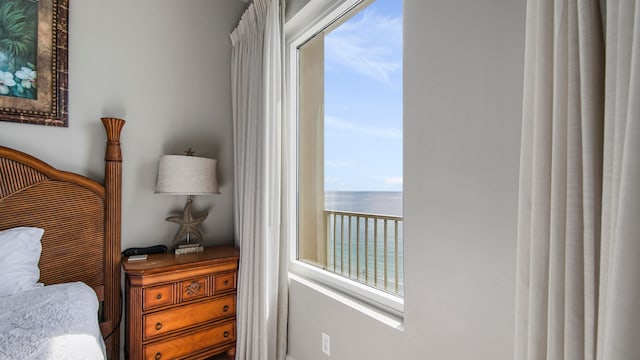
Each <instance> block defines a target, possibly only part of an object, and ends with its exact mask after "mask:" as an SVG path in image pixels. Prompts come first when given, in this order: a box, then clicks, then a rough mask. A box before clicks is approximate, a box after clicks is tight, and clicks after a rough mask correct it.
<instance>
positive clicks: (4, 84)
mask: <svg viewBox="0 0 640 360" xmlns="http://www.w3.org/2000/svg"><path fill="white" fill-rule="evenodd" d="M68 19H69V0H5V1H2V2H0V28H2V31H3V32H2V33H1V34H0V121H12V122H20V123H29V124H38V125H48V126H62V127H68V126H69V123H68V112H67V102H68V81H69V80H68V78H69V77H68V74H69V71H68V66H69V62H68V56H69V55H68V43H69V33H68V28H69V21H68Z"/></svg>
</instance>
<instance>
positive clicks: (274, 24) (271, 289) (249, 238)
mask: <svg viewBox="0 0 640 360" xmlns="http://www.w3.org/2000/svg"><path fill="white" fill-rule="evenodd" d="M282 7H283V6H282V5H281V3H280V1H279V0H254V1H253V3H252V4H251V5H250V6H249V8H248V9H247V10H246V11H245V13H244V14H243V15H242V17H241V19H240V22H239V24H238V26H237V28H236V29H235V30H234V31H233V32H232V33H231V35H230V37H231V43H232V56H231V78H232V88H231V91H232V106H233V108H232V110H233V136H234V141H233V142H234V174H235V196H234V200H235V237H236V245H237V246H238V247H239V248H240V267H239V275H238V296H237V338H236V359H241V360H262V359H264V360H275V359H284V358H285V356H286V338H287V333H286V324H287V291H288V290H287V262H288V258H287V257H286V256H282V254H283V253H284V254H286V253H287V246H286V245H287V243H286V241H281V239H282V236H284V235H286V234H285V233H284V232H282V231H281V229H282V228H283V227H284V224H282V222H281V219H284V218H286V217H283V216H281V214H282V213H283V211H285V210H286V209H285V208H284V207H283V203H282V193H283V192H282V191H281V189H282V171H283V170H284V164H283V163H282V160H281V158H282V151H281V142H282V141H281V122H282V43H283V42H282V24H283V8H282Z"/></svg>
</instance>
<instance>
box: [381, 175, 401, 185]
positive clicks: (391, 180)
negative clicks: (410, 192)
mask: <svg viewBox="0 0 640 360" xmlns="http://www.w3.org/2000/svg"><path fill="white" fill-rule="evenodd" d="M384 183H385V185H402V176H395V177H386V178H384Z"/></svg>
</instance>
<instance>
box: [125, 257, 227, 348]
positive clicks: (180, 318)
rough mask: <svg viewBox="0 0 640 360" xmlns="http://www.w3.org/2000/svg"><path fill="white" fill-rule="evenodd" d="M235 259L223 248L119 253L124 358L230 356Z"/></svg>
mask: <svg viewBox="0 0 640 360" xmlns="http://www.w3.org/2000/svg"><path fill="white" fill-rule="evenodd" d="M238 258H239V251H238V249H235V248H233V247H227V246H217V247H209V248H205V250H204V252H201V253H193V254H184V255H174V254H173V253H163V254H150V255H149V256H148V258H147V260H137V261H128V260H127V258H126V257H124V258H123V260H122V266H123V268H124V271H125V273H126V321H127V327H126V342H125V353H127V354H128V359H130V360H138V359H151V360H161V359H206V358H208V357H211V356H213V355H216V354H220V353H224V352H226V355H227V357H229V358H230V359H233V358H234V357H235V349H236V343H235V338H236V317H235V314H236V283H237V278H238Z"/></svg>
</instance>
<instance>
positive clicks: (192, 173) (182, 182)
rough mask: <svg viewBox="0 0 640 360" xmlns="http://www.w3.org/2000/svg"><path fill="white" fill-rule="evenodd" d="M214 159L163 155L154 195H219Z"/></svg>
mask: <svg viewBox="0 0 640 360" xmlns="http://www.w3.org/2000/svg"><path fill="white" fill-rule="evenodd" d="M216 163H217V161H216V160H215V159H209V158H203V157H196V156H184V155H163V156H162V157H160V164H159V165H158V183H157V185H156V193H163V194H171V195H209V194H220V190H219V189H218V181H217V180H216Z"/></svg>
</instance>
